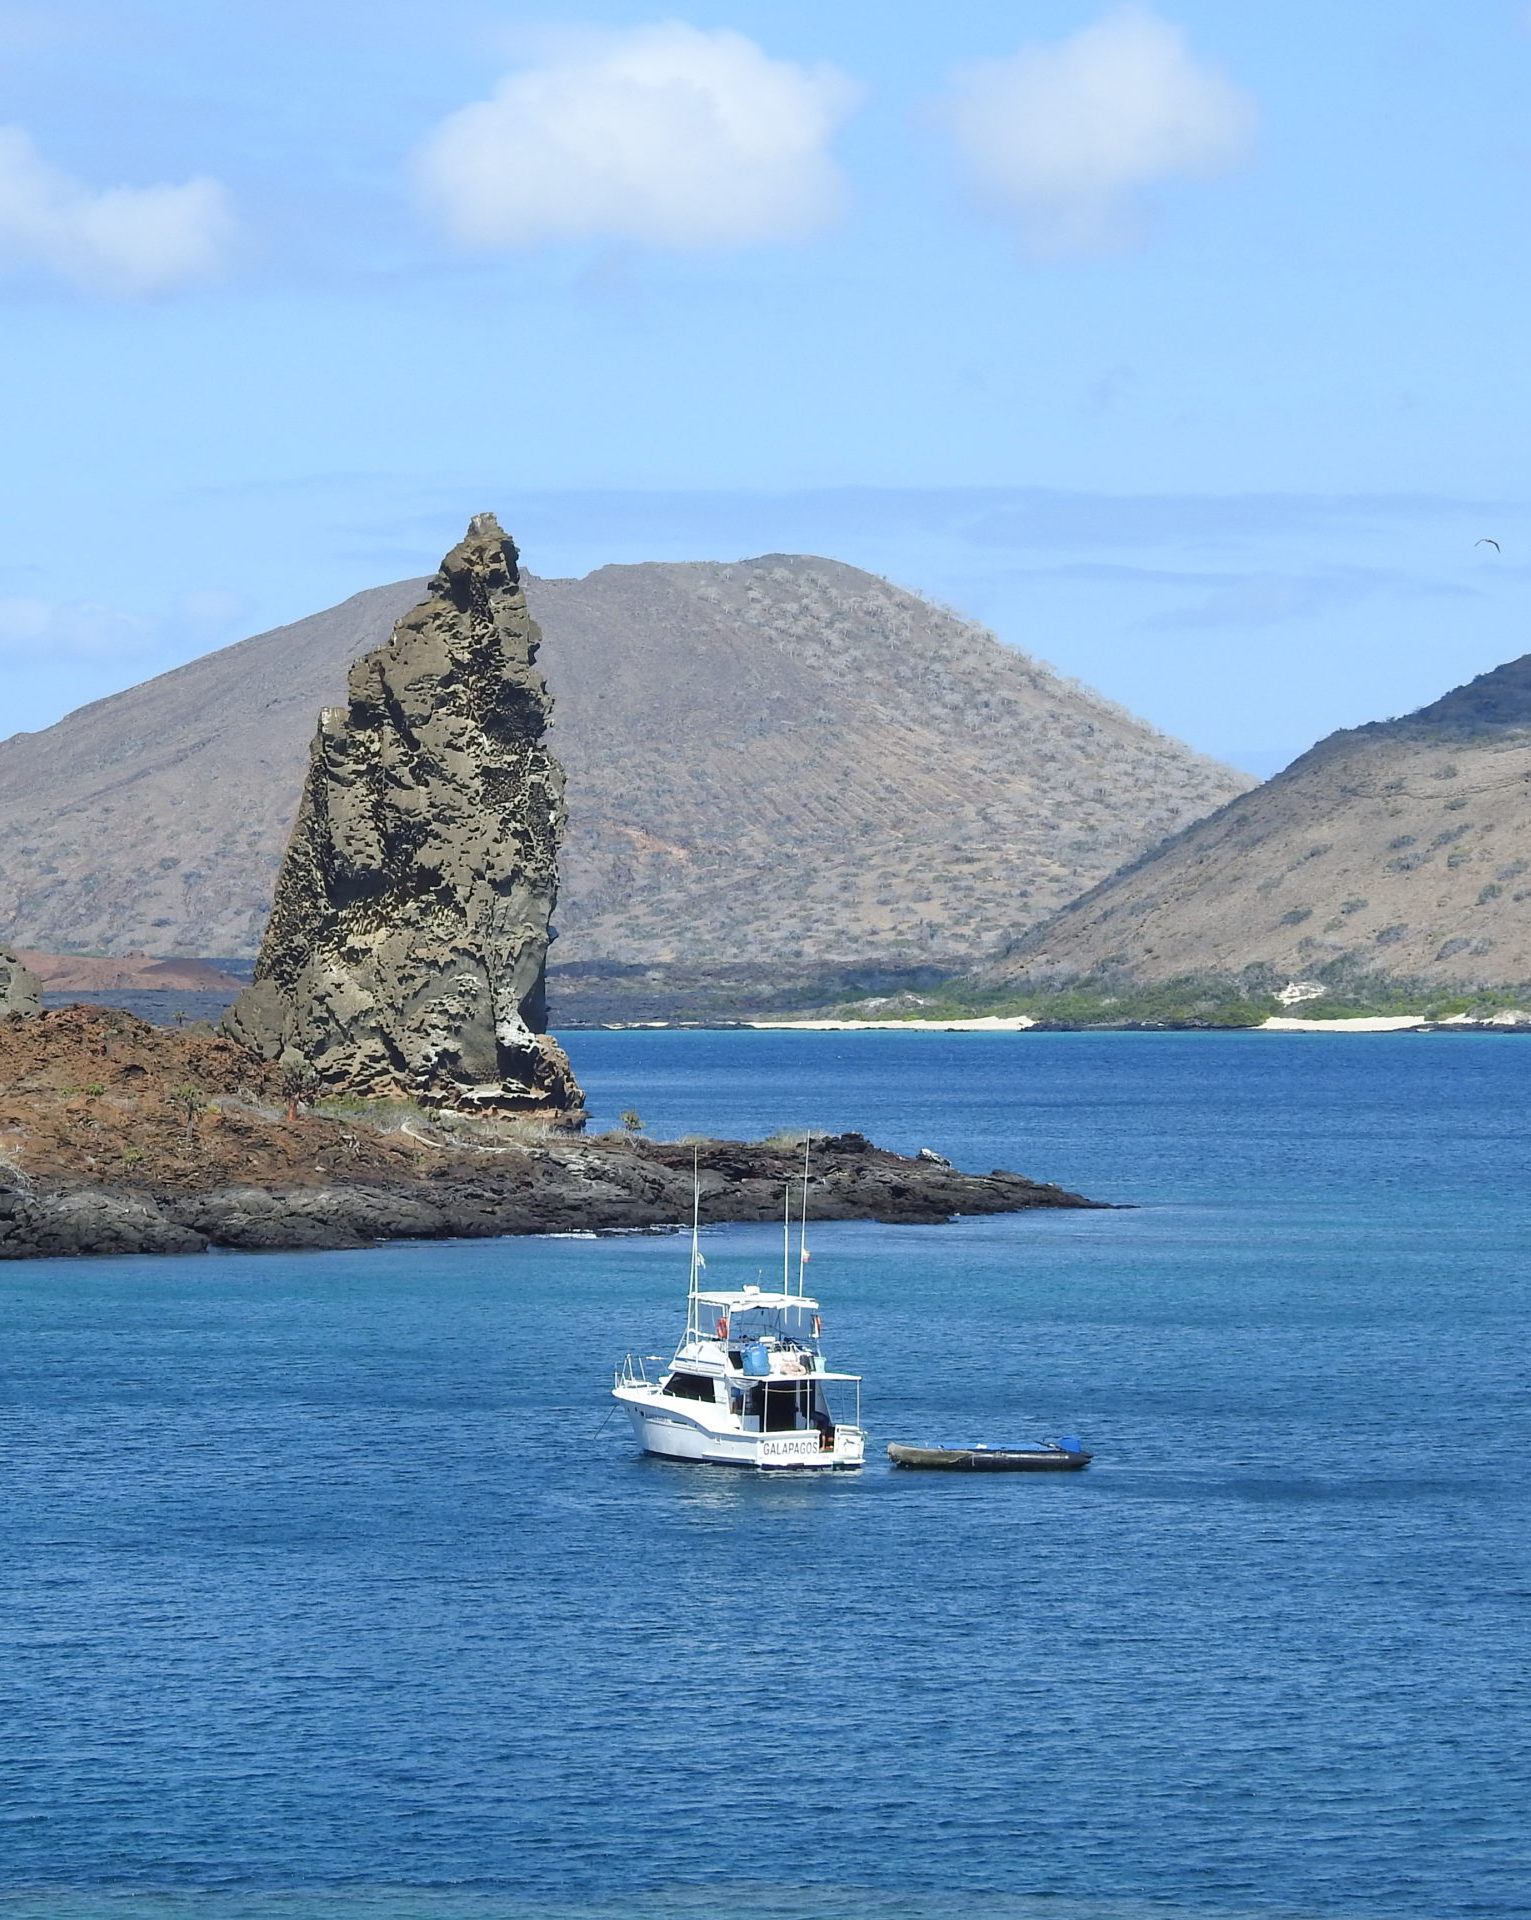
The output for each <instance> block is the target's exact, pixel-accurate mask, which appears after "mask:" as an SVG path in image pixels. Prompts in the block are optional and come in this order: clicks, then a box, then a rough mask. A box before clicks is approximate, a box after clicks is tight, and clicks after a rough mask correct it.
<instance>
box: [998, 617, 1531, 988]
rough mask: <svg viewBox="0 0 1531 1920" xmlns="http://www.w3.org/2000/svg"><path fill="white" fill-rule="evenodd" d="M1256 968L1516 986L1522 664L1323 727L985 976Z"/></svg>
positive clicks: (1527, 703)
mask: <svg viewBox="0 0 1531 1920" xmlns="http://www.w3.org/2000/svg"><path fill="white" fill-rule="evenodd" d="M1251 966H1262V967H1267V968H1271V969H1274V970H1276V971H1278V972H1281V973H1284V974H1287V975H1289V976H1292V977H1294V978H1298V977H1303V976H1307V975H1312V974H1317V973H1321V972H1322V971H1324V970H1325V969H1330V970H1332V971H1337V972H1340V973H1344V972H1347V971H1357V972H1363V973H1378V974H1386V975H1390V976H1392V977H1394V978H1398V979H1418V980H1424V981H1433V982H1438V983H1441V984H1448V983H1455V982H1461V983H1462V984H1464V985H1472V986H1486V987H1487V986H1518V985H1520V984H1521V983H1523V982H1525V981H1528V980H1531V654H1528V655H1526V656H1525V657H1524V658H1522V659H1519V660H1512V661H1511V662H1510V663H1509V664H1508V665H1507V666H1502V667H1498V668H1496V669H1495V670H1494V671H1493V672H1492V673H1486V674H1483V675H1481V676H1480V677H1479V678H1478V679H1476V680H1474V681H1472V682H1471V684H1470V685H1468V686H1464V687H1458V688H1457V689H1456V690H1455V691H1454V692H1452V693H1448V694H1446V695H1445V696H1444V698H1442V699H1440V700H1437V701H1435V702H1434V703H1433V704H1432V705H1431V706H1428V707H1421V708H1420V710H1419V711H1418V712H1417V713H1412V714H1409V715H1408V716H1407V717H1406V718H1404V719H1401V720H1388V721H1381V722H1376V723H1374V724H1372V725H1370V726H1364V727H1356V728H1354V729H1353V730H1351V731H1349V732H1345V733H1336V734H1331V735H1330V737H1329V738H1328V739H1327V740H1321V741H1320V742H1319V744H1318V745H1317V746H1316V747H1313V748H1312V749H1311V750H1310V751H1309V752H1307V753H1305V754H1303V756H1302V757H1301V759H1299V760H1295V761H1293V763H1292V765H1291V766H1289V767H1288V768H1287V769H1286V770H1285V771H1284V772H1283V773H1280V774H1278V775H1277V776H1276V778H1275V779H1274V780H1270V781H1267V782H1266V784H1265V785H1264V786H1262V787H1258V788H1256V789H1255V791H1254V792H1252V793H1245V794H1242V795H1241V796H1240V797H1239V798H1238V799H1236V800H1234V801H1232V802H1231V803H1230V804H1229V805H1227V806H1225V807H1223V808H1221V809H1220V810H1219V811H1218V812H1216V813H1214V814H1212V815H1211V816H1210V817H1209V818H1207V819H1204V820H1201V821H1198V822H1197V823H1196V824H1195V825H1194V826H1191V827H1189V828H1187V829H1186V830H1185V831H1183V832H1181V833H1179V834H1177V835H1175V837H1174V838H1173V839H1170V840H1167V841H1165V842H1164V844H1163V845H1162V846H1159V847H1156V848H1154V849H1153V851H1152V852H1150V853H1149V854H1147V855H1146V856H1145V857H1143V858H1142V859H1139V860H1137V861H1135V862H1134V863H1133V864H1131V865H1130V866H1127V867H1125V868H1123V870H1122V871H1121V872H1120V873H1116V874H1113V875H1112V876H1111V877H1110V878H1109V879H1108V880H1106V881H1105V882H1103V884H1102V885H1100V886H1098V887H1096V888H1094V889H1093V890H1092V891H1091V892H1090V893H1087V894H1085V895H1084V896H1083V897H1082V898H1081V899H1079V900H1076V901H1075V902H1074V903H1073V904H1072V905H1071V906H1069V907H1066V908H1065V909H1064V910H1063V911H1062V912H1061V913H1059V914H1058V915H1056V916H1055V917H1054V918H1053V919H1052V920H1050V921H1048V922H1047V923H1046V924H1045V925H1043V926H1040V927H1038V928H1036V929H1035V930H1034V931H1032V932H1031V933H1029V934H1028V935H1027V936H1026V937H1025V938H1024V939H1022V940H1021V941H1019V942H1018V943H1017V944H1016V945H1015V946H1014V947H1013V948H1012V949H1011V950H1010V952H1009V953H1007V954H1006V955H1005V956H1004V957H1003V958H1002V959H1001V960H1000V961H999V962H997V963H996V964H995V965H994V966H993V967H992V968H990V969H989V970H988V971H987V974H986V977H987V978H988V979H989V980H990V981H991V982H994V983H998V982H1002V981H1022V980H1025V981H1037V982H1041V981H1054V980H1064V979H1070V978H1075V979H1077V978H1083V977H1085V976H1090V975H1112V974H1115V975H1119V976H1121V977H1122V978H1124V979H1133V980H1139V981H1144V982H1148V981H1155V980H1161V981H1162V980H1170V979H1176V978H1179V977H1181V976H1184V975H1187V974H1197V973H1218V974H1238V973H1241V972H1242V971H1243V970H1244V969H1245V968H1247V967H1251Z"/></svg>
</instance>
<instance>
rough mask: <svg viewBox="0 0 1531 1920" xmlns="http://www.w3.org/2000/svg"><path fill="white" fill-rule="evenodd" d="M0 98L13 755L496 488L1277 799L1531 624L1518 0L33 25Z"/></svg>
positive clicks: (543, 564)
mask: <svg viewBox="0 0 1531 1920" xmlns="http://www.w3.org/2000/svg"><path fill="white" fill-rule="evenodd" d="M0 96H3V97H0V315H3V337H4V345H5V351H4V353H3V356H0V420H3V423H4V439H3V447H4V459H3V462H0V489H3V492H4V503H3V504H4V510H3V512H0V734H3V733H6V732H10V731H12V730H14V729H15V728H19V727H37V726H42V725H46V724H47V723H48V722H49V721H51V720H52V719H54V718H56V717H57V716H58V715H59V714H60V713H62V712H64V711H66V710H67V709H68V708H70V707H72V706H75V705H78V704H80V703H81V702H83V701H86V700H89V699H93V698H96V697H98V696H99V695H101V694H102V693H105V692H108V691H111V690H112V689H114V688H116V687H120V686H124V685H127V684H130V683H132V682H133V681H135V680H138V679H142V678H144V677H145V676H146V675H147V674H149V673H152V672H156V671H159V670H160V669H162V668H163V667H165V666H167V665H170V664H173V663H174V662H176V661H177V660H180V659H184V658H187V657H189V656H190V655H192V654H194V653H198V652H201V651H204V650H206V648H208V647H210V646H215V645H220V644H223V643H225V642H226V641H228V640H232V639H236V638H239V637H240V636H242V635H243V634H245V633H248V632H252V631H255V630H257V629H259V628H261V627H263V626H267V625H271V624H274V623H276V622H279V621H282V620H287V619H291V618H295V617H297V616H299V615H301V614H304V613H307V612H310V611H313V610H314V609H315V608H317V607H319V606H323V605H326V604H329V603H331V602H333V601H334V600H336V599H339V598H341V597H343V596H344V595H345V594H347V593H349V592H352V591H355V590H356V589H358V588H360V587H363V586H367V585H371V584H374V583H376V582H378V581H380V580H386V579H396V578H399V577H401V576H404V575H407V574H410V573H415V572H423V571H426V570H427V569H428V568H429V567H430V566H431V565H432V564H433V563H434V561H435V560H436V559H437V558H438V557H439V555H440V553H441V552H442V550H443V549H444V547H445V546H446V545H447V544H448V543H449V542H450V540H451V539H452V538H454V537H455V535H456V533H457V532H458V531H459V530H460V527H461V525H462V523H463V522H464V521H465V519H466V517H467V515H468V514H469V513H471V512H473V511H475V510H477V509H479V508H481V507H484V506H493V507H496V508H497V509H498V510H499V511H500V512H501V515H502V517H503V518H504V519H505V521H506V523H507V525H509V526H511V528H512V530H513V531H514V532H515V533H516V534H517V537H518V539H519V540H520V542H521V544H522V546H523V549H524V553H525V557H526V561H527V564H528V565H529V566H530V567H531V568H532V569H533V571H538V572H543V573H560V572H579V571H584V570H585V569H586V568H588V567H591V566H595V565H599V564H601V563H603V562H604V561H607V560H635V559H642V558H687V557H713V558H726V557H731V556H736V555H739V554H743V553H753V552H761V551H770V550H773V549H791V550H809V551H815V550H816V551H820V552H825V553H829V554H832V555H835V556H837V557H839V558H843V559H846V560H850V561H853V562H855V563H857V564H861V565H864V566H869V567H872V568H874V569H875V570H877V571H879V572H882V573H885V574H887V575H889V576H890V577H892V578H894V579H896V580H899V581H900V582H903V583H905V584H907V585H910V586H913V587H916V588H919V589H921V590H923V591H926V592H929V593H932V594H934V595H935V596H937V597H938V598H940V599H942V600H944V601H946V602H948V603H950V604H952V605H955V606H957V607H958V608H960V609H961V610H963V611H966V612H969V613H972V614H974V615H976V616H977V617H980V618H982V619H984V620H986V621H988V622H989V623H990V624H991V625H993V626H994V627H995V629H996V630H997V631H998V632H999V633H1000V634H1001V636H1002V637H1003V638H1004V639H1006V640H1009V641H1012V642H1014V643H1015V644H1017V645H1020V646H1023V647H1025V648H1026V649H1028V650H1029V651H1031V652H1034V653H1036V654H1038V655H1040V656H1041V657H1043V658H1045V659H1047V660H1049V661H1051V662H1052V663H1053V664H1054V665H1056V666H1057V667H1059V668H1061V669H1062V670H1064V671H1065V672H1068V673H1071V674H1075V675H1077V676H1079V677H1080V678H1082V679H1085V680H1087V681H1089V682H1091V683H1092V684H1094V685H1096V686H1098V687H1099V688H1101V689H1102V690H1103V691H1104V692H1106V693H1108V694H1110V695H1112V696H1113V697H1115V698H1117V699H1120V700H1122V701H1124V702H1125V703H1126V704H1128V705H1129V706H1131V707H1133V708H1134V709H1135V710H1137V711H1138V712H1140V713H1142V714H1144V715H1145V716H1146V717H1147V718H1149V719H1151V720H1153V721H1154V722H1156V723H1157V724H1159V725H1161V726H1164V727H1166V728H1168V729H1169V730H1171V731H1173V732H1175V733H1178V734H1180V735H1181V736H1182V737H1184V738H1186V739H1189V740H1190V741H1192V742H1193V743H1194V744H1195V745H1197V746H1199V747H1202V748H1204V749H1205V750H1207V751H1210V752H1214V753H1218V754H1221V755H1223V756H1225V757H1228V758H1231V759H1233V760H1235V761H1237V762H1239V763H1240V764H1243V765H1246V766H1249V767H1250V768H1251V769H1252V770H1254V771H1257V772H1267V771H1270V770H1272V769H1273V768H1274V767H1275V766H1276V765H1279V764H1281V763H1282V762H1283V761H1284V760H1285V759H1286V758H1288V757H1290V755H1291V754H1292V753H1294V752H1296V751H1298V750H1300V749H1301V748H1302V747H1303V746H1305V745H1306V744H1308V743H1309V742H1310V741H1311V740H1312V739H1313V738H1315V737H1317V736H1318V735H1320V734H1322V733H1324V732H1327V731H1329V730H1330V729H1331V728H1333V727H1336V726H1343V725H1350V724H1354V723H1356V722H1358V721H1361V720H1365V719H1369V718H1373V717H1377V716H1380V715H1383V714H1387V713H1394V712H1399V711H1403V710H1406V709H1407V708H1408V707H1410V706H1413V705H1416V704H1418V703H1419V702H1421V701H1423V700H1426V699H1429V698H1431V697H1433V696H1434V695H1435V694H1437V693H1439V692H1440V691H1442V690H1443V689H1444V688H1445V687H1447V686H1448V685H1451V684H1453V683H1455V682H1458V681H1460V680H1462V679H1464V678H1467V677H1469V676H1470V675H1472V674H1474V673H1477V672H1481V671H1483V670H1484V669H1485V668H1487V667H1490V666H1492V665H1494V664H1496V663H1497V662H1498V661H1500V660H1503V659H1506V658H1510V657H1513V656H1515V655H1517V654H1519V653H1522V652H1524V651H1526V650H1527V648H1528V646H1531V636H1528V634H1527V630H1526V621H1525V618H1524V609H1525V607H1526V604H1527V589H1528V585H1531V510H1528V502H1531V480H1528V477H1527V473H1526V463H1527V450H1528V448H1531V432H1528V428H1531V418H1528V414H1531V393H1528V354H1527V347H1526V342H1527V340H1528V338H1531V327H1528V318H1531V316H1528V314H1527V310H1526V309H1527V291H1526V279H1527V276H1526V270H1525V266H1524V261H1525V258H1526V253H1527V241H1528V237H1531V7H1528V6H1526V5H1521V4H1516V3H1514V0H1503V3H1501V0H1469V3H1468V4H1465V5H1464V4H1461V0H1458V4H1457V5H1455V6H1451V7H1447V6H1445V5H1444V4H1424V3H1423V0H1386V4H1384V3H1383V0H1350V4H1348V5H1347V6H1345V7H1344V8H1343V9H1341V8H1336V7H1334V6H1333V5H1332V4H1330V5H1319V4H1316V3H1315V0H1245V3H1244V4H1241V5H1239V6H1236V7H1235V6H1232V5H1230V4H1228V0H1218V3H1216V4H1214V0H1183V3H1181V0H1163V3H1162V4H1157V5H1155V6H1154V7H1152V8H1149V7H1146V6H1137V7H1130V6H1129V7H1125V8H1123V7H1113V6H1110V5H1099V4H1088V5H1086V4H1074V0H1031V3H1029V4H1027V3H1024V0H1023V3H1021V4H1017V3H1016V0H1009V3H1008V4H991V3H990V0H949V3H948V4H947V5H945V6H943V7H940V8H934V7H921V8H909V9H892V8H889V7H888V6H886V4H882V5H877V6H873V5H871V4H869V3H864V0H837V4H836V5H835V6H833V7H824V6H823V5H822V4H820V5H816V6H809V5H806V4H790V3H787V0H780V3H777V4H764V3H763V0H761V3H759V4H744V3H743V0H731V3H727V4H711V5H705V6H703V5H689V6H685V7H683V8H680V9H678V10H675V11H666V10H664V9H662V8H655V7H651V6H643V5H636V4H612V3H611V0H607V3H606V4H600V0H594V3H593V4H590V5H586V6H582V7H580V8H579V9H578V10H577V12H575V11H573V10H569V9H564V8H548V7H523V6H517V5H498V6H491V5H482V4H478V0H436V4H433V5H432V6H431V7H429V8H425V7H422V6H420V5H419V4H418V0H411V3H410V4H408V5H405V4H399V0H373V3H372V4H369V5H368V6H366V7H362V6H360V5H353V4H349V3H347V4H335V3H333V0H308V4H305V5H302V6H299V5H296V4H291V3H290V0H260V3H259V4H257V3H256V0H220V4H219V5H218V6H217V7H216V8H212V7H208V6H206V5H205V4H198V5H194V4H191V0H158V3H157V4H156V3H154V0H115V4H105V3H104V0H103V3H99V4H87V3H85V0H78V3H77V0H48V4H47V5H35V6H34V5H26V4H19V5H7V4H4V3H3V0H0ZM1485 535H1487V536H1492V537H1493V538H1495V539H1497V540H1498V541H1499V542H1500V543H1501V548H1502V551H1501V552H1500V553H1497V554H1496V553H1495V552H1494V550H1493V549H1492V548H1489V547H1484V546H1479V545H1476V544H1475V543H1476V542H1477V541H1478V540H1479V538H1480V537H1482V536H1485Z"/></svg>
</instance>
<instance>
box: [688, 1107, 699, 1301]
mask: <svg viewBox="0 0 1531 1920" xmlns="http://www.w3.org/2000/svg"><path fill="white" fill-rule="evenodd" d="M700 1153H701V1148H700V1147H699V1146H697V1145H696V1144H694V1143H693V1145H692V1148H691V1286H690V1292H689V1298H688V1301H687V1304H688V1306H689V1308H690V1311H691V1326H690V1329H689V1330H690V1332H692V1333H693V1334H695V1333H697V1332H699V1331H700V1326H701V1323H700V1321H699V1320H698V1319H697V1294H698V1292H699V1291H700V1288H699V1285H698V1281H699V1278H700V1275H701V1271H702V1244H701V1230H702V1176H701V1166H700V1161H699V1159H698V1156H699V1154H700Z"/></svg>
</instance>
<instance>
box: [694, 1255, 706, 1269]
mask: <svg viewBox="0 0 1531 1920" xmlns="http://www.w3.org/2000/svg"><path fill="white" fill-rule="evenodd" d="M696 1264H697V1265H698V1266H699V1267H705V1266H706V1264H707V1262H706V1260H705V1259H704V1258H703V1257H702V1255H701V1254H700V1253H698V1254H697V1256H696Z"/></svg>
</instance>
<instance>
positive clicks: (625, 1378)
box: [616, 1353, 668, 1387]
mask: <svg viewBox="0 0 1531 1920" xmlns="http://www.w3.org/2000/svg"><path fill="white" fill-rule="evenodd" d="M667 1364H668V1363H667V1362H666V1360H665V1358H664V1356H663V1355H662V1354H658V1353H624V1354H623V1356H622V1363H621V1365H620V1366H619V1367H618V1368H617V1370H616V1384H617V1385H618V1386H619V1387H657V1386H658V1385H659V1384H660V1382H661V1381H662V1380H663V1378H664V1375H665V1369H666V1366H667ZM650 1367H653V1368H654V1369H655V1372H654V1374H653V1375H650V1373H649V1368H650Z"/></svg>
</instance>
